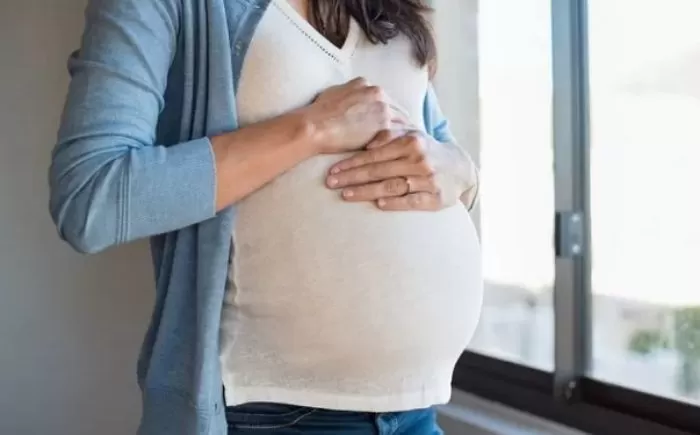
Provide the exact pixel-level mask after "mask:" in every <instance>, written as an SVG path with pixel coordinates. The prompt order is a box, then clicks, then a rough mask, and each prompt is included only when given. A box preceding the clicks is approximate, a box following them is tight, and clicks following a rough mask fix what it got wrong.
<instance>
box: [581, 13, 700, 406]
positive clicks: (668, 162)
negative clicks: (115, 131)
mask: <svg viewBox="0 0 700 435" xmlns="http://www.w3.org/2000/svg"><path fill="white" fill-rule="evenodd" d="M589 7H590V11H589V24H590V28H589V34H590V36H589V38H590V55H591V58H590V65H591V74H590V79H591V87H590V88H591V104H592V107H591V111H592V113H591V122H592V131H591V136H592V138H591V139H592V143H591V147H592V149H591V153H592V155H591V159H592V160H591V186H590V187H591V207H592V210H591V213H592V239H593V282H592V284H593V292H594V298H593V333H594V336H593V364H592V371H593V375H594V376H595V377H597V378H599V379H603V380H605V381H609V382H613V383H617V384H620V385H623V386H627V387H632V388H635V389H641V390H644V391H646V392H651V393H654V394H658V395H662V396H669V397H674V398H680V399H685V400H689V401H693V402H695V403H700V278H698V273H697V272H698V268H699V267H700V207H698V200H697V199H694V198H698V188H699V187H700V168H699V167H698V165H699V164H700V121H699V120H700V26H698V17H699V16H700V2H699V1H697V0H663V1H662V0H656V1H639V0H605V1H591V2H589Z"/></svg>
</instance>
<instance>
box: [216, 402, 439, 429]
mask: <svg viewBox="0 0 700 435" xmlns="http://www.w3.org/2000/svg"><path fill="white" fill-rule="evenodd" d="M226 420H227V421H228V435H238V434H241V435H253V434H256V435H273V434H274V435H305V434H313V435H443V432H442V430H440V428H439V427H438V425H437V421H436V415H435V410H434V409H421V410H417V411H406V412H390V413H382V414H375V413H370V412H351V411H331V410H326V409H318V408H308V407H305V406H293V405H278V404H272V403H247V404H244V405H240V406H234V407H229V408H226Z"/></svg>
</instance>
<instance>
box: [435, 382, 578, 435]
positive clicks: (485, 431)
mask: <svg viewBox="0 0 700 435" xmlns="http://www.w3.org/2000/svg"><path fill="white" fill-rule="evenodd" d="M438 415H439V417H438V418H439V420H440V425H441V426H442V428H443V429H444V431H445V434H446V435H463V434H470V435H585V433H584V432H580V431H577V430H574V429H570V428H568V427H566V426H562V425H559V424H556V423H553V422H550V421H548V420H544V419H542V418H539V417H536V416H534V415H532V414H527V413H525V412H521V411H518V410H516V409H513V408H509V407H507V406H504V405H501V404H498V403H496V402H491V401H488V400H485V399H482V398H480V397H477V396H474V395H472V394H468V393H465V392H462V391H459V390H454V391H453V394H452V401H451V402H450V403H449V404H448V405H444V406H441V407H439V408H438Z"/></svg>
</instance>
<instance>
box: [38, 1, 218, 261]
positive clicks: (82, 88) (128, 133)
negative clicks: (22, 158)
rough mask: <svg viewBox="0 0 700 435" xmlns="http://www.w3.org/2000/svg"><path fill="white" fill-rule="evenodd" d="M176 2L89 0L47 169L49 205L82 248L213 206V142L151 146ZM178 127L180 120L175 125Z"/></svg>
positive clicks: (134, 235)
mask: <svg viewBox="0 0 700 435" xmlns="http://www.w3.org/2000/svg"><path fill="white" fill-rule="evenodd" d="M180 3H181V2H180V1H178V0H90V1H89V3H88V7H87V10H86V14H85V18H86V24H85V30H84V32H83V38H82V43H81V47H80V49H79V50H78V51H76V52H75V53H74V54H73V55H72V56H71V58H70V60H69V62H68V66H69V73H70V76H71V82H70V87H69V91H68V96H67V98H66V103H65V106H64V110H63V116H62V118H61V125H60V128H59V133H58V142H57V144H56V145H55V148H54V150H53V153H52V163H51V167H50V170H49V185H50V205H49V208H50V212H51V216H52V218H53V220H54V222H55V224H56V226H57V228H58V232H59V234H60V236H61V238H62V239H64V240H65V241H67V242H68V243H69V244H70V245H71V246H73V247H74V248H75V249H76V250H78V251H80V252H84V253H93V252H98V251H102V250H104V249H106V248H109V247H111V246H114V245H117V244H121V243H125V242H129V241H132V240H135V239H139V238H144V237H149V236H153V235H157V234H161V233H166V232H170V231H173V230H177V229H180V228H183V227H186V226H189V225H192V224H195V223H198V222H201V221H203V220H206V219H208V218H211V217H213V216H214V215H215V213H216V210H215V208H216V205H215V204H216V199H215V196H216V177H215V161H214V156H213V152H212V149H211V143H210V141H209V139H207V138H202V139H198V140H193V141H189V142H184V143H181V144H177V145H173V146H168V147H165V146H163V145H159V144H157V143H155V136H156V134H155V131H156V124H157V122H158V117H159V115H160V112H161V111H162V109H163V105H164V101H163V94H164V92H165V88H166V85H167V77H168V72H169V69H170V66H171V63H172V59H173V56H174V53H175V49H176V44H177V38H178V31H179V23H180ZM176 127H178V128H179V126H176Z"/></svg>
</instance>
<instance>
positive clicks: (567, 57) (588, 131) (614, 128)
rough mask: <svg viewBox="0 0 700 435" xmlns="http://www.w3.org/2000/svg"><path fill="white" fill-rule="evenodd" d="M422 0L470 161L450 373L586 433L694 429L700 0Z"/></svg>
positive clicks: (699, 345) (472, 387)
mask: <svg viewBox="0 0 700 435" xmlns="http://www.w3.org/2000/svg"><path fill="white" fill-rule="evenodd" d="M433 5H434V6H435V8H436V12H435V14H434V26H435V29H436V34H437V37H438V50H439V54H440V57H439V58H440V65H439V70H438V76H437V78H436V87H437V91H438V95H439V96H440V99H441V103H442V105H443V108H444V109H445V112H446V114H447V116H448V118H449V119H450V120H451V122H452V126H453V130H454V131H455V133H456V136H457V138H458V139H459V140H460V142H461V143H462V144H463V145H465V146H466V147H467V148H468V149H469V151H470V152H471V153H472V155H473V156H474V157H475V158H476V160H477V161H478V162H479V163H480V166H481V168H482V201H481V204H480V206H479V208H478V210H477V211H476V212H475V220H476V222H477V226H478V228H479V232H480V235H481V239H482V245H483V253H484V268H485V270H484V272H485V278H486V294H485V303H484V311H483V313H482V318H481V319H480V326H479V329H478V331H477V334H476V336H475V337H474V340H473V342H472V344H471V345H470V348H469V349H468V350H467V351H466V352H465V354H464V355H463V357H462V359H461V360H460V362H459V364H458V366H457V369H456V371H455V386H456V387H457V388H461V389H464V390H467V391H470V392H472V393H475V394H478V395H482V396H484V397H486V398H488V399H491V400H496V401H500V402H503V403H505V404H508V405H511V406H514V407H517V408H519V409H522V410H525V411H529V412H532V413H535V414H539V415H541V416H544V417H547V418H551V419H554V420H557V421H560V422H563V423H566V424H569V425H572V426H575V427H578V428H580V429H583V430H586V431H589V432H592V433H625V432H629V433H647V434H654V433H659V434H670V433H678V432H674V431H679V430H680V431H685V432H684V433H700V419H698V418H697V415H698V414H700V278H698V277H697V276H696V275H697V274H696V273H694V272H695V270H696V269H698V267H699V266H697V265H696V264H700V207H699V206H697V205H696V203H697V200H695V199H694V198H695V197H697V193H696V190H697V188H698V186H700V166H699V165H700V121H698V120H700V26H698V25H697V20H698V18H697V17H700V2H698V1H697V0H648V1H640V0H588V1H586V0H527V1H523V0H465V1H462V0H460V1H459V2H457V1H455V2H433ZM580 405H584V406H580Z"/></svg>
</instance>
